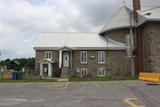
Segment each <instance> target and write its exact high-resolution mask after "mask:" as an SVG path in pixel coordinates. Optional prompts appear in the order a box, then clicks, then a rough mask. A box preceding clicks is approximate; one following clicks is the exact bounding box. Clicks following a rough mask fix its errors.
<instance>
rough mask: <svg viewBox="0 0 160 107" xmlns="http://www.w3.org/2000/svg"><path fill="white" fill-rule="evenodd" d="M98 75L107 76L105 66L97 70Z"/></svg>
mask: <svg viewBox="0 0 160 107" xmlns="http://www.w3.org/2000/svg"><path fill="white" fill-rule="evenodd" d="M97 76H106V72H105V69H104V68H99V69H98V71H97Z"/></svg>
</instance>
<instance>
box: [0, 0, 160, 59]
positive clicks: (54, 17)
mask: <svg viewBox="0 0 160 107" xmlns="http://www.w3.org/2000/svg"><path fill="white" fill-rule="evenodd" d="M158 3H160V1H159V0H152V1H151V0H142V4H143V5H156V4H158ZM126 4H127V5H131V0H130V1H128V0H126ZM122 5H123V0H87V1H86V0H0V50H2V53H7V54H4V55H3V56H2V58H4V59H5V58H17V57H34V50H33V46H34V42H35V41H36V40H37V38H38V37H39V35H40V33H41V32H98V31H99V30H100V29H101V28H102V27H103V25H104V24H105V23H106V21H108V20H109V19H110V18H111V17H112V16H113V14H114V13H115V12H116V11H117V10H118V8H120V7H121V6H122Z"/></svg>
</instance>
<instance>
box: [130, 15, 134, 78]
mask: <svg viewBox="0 0 160 107" xmlns="http://www.w3.org/2000/svg"><path fill="white" fill-rule="evenodd" d="M132 24H133V23H132V12H131V13H130V42H131V46H130V49H131V76H132V77H135V65H134V56H133V50H134V40H133V29H132Z"/></svg>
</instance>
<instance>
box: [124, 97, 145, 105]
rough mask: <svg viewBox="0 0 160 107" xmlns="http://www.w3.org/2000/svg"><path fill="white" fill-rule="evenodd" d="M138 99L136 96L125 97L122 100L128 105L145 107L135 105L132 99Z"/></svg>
mask: <svg viewBox="0 0 160 107" xmlns="http://www.w3.org/2000/svg"><path fill="white" fill-rule="evenodd" d="M136 100H138V99H137V98H125V99H123V101H124V102H125V103H127V104H128V105H129V107H145V106H144V105H137V104H135V103H134V102H133V101H136Z"/></svg>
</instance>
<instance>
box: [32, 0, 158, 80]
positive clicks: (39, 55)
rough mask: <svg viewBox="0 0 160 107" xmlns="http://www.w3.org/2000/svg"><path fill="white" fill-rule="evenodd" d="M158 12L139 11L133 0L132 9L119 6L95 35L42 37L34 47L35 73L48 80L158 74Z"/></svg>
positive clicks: (136, 0)
mask: <svg viewBox="0 0 160 107" xmlns="http://www.w3.org/2000/svg"><path fill="white" fill-rule="evenodd" d="M159 12H160V7H155V8H150V9H145V10H141V5H140V0H133V9H132V8H129V7H127V6H122V7H121V8H120V9H119V10H118V11H117V13H116V14H115V15H114V16H113V17H112V18H111V20H110V21H109V22H108V23H107V24H106V25H105V26H104V27H103V28H102V29H101V30H100V32H99V33H98V34H96V33H42V36H41V37H40V38H39V40H38V41H37V44H36V45H35V47H34V49H35V51H36V71H37V72H38V73H40V75H41V76H50V77H52V76H61V77H68V75H76V76H85V75H89V74H90V75H93V76H106V75H128V74H131V72H132V71H133V70H134V72H135V73H137V74H138V73H139V72H141V71H146V72H159V71H160V36H159V35H160V13H159ZM131 59H132V60H133V63H132V61H131ZM131 68H134V69H131Z"/></svg>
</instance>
